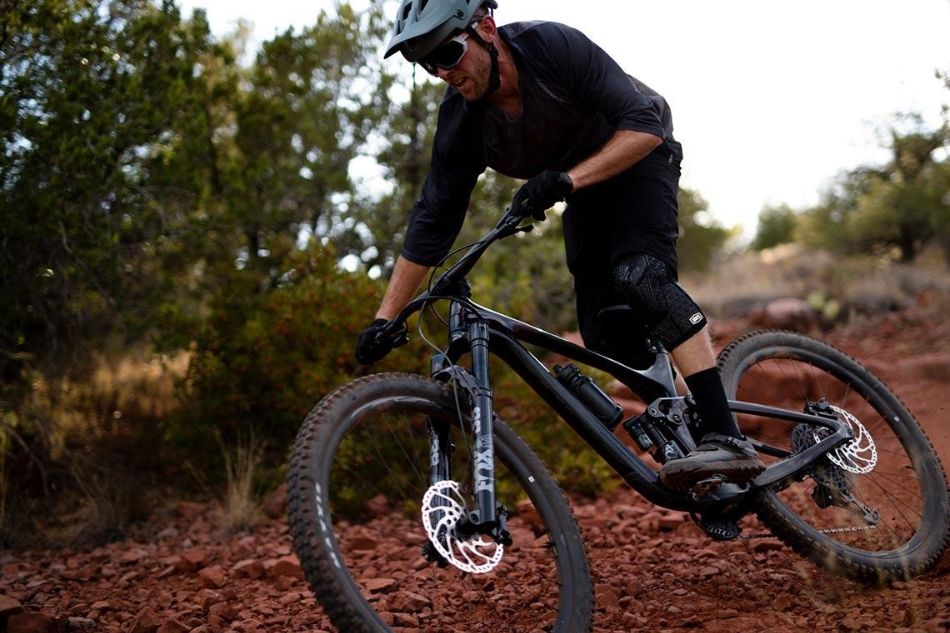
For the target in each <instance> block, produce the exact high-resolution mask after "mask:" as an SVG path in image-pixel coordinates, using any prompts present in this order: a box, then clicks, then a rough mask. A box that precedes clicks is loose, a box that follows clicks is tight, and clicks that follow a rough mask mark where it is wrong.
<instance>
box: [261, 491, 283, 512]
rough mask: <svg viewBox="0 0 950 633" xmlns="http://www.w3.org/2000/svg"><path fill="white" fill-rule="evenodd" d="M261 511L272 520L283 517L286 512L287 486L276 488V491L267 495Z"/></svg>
mask: <svg viewBox="0 0 950 633" xmlns="http://www.w3.org/2000/svg"><path fill="white" fill-rule="evenodd" d="M261 509H262V510H263V511H264V514H266V515H267V516H269V517H270V518H272V519H278V518H281V517H283V516H284V515H285V513H286V512H287V484H281V485H279V486H277V489H276V490H274V491H273V492H272V493H270V494H269V495H267V497H266V498H265V499H264V502H263V503H262V504H261Z"/></svg>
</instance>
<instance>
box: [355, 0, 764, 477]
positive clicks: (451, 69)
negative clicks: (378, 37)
mask: <svg viewBox="0 0 950 633" xmlns="http://www.w3.org/2000/svg"><path fill="white" fill-rule="evenodd" d="M495 8H497V2H496V1H495V0H403V2H402V4H401V6H400V8H399V12H398V14H397V18H396V22H395V26H394V28H393V34H392V37H391V39H390V41H389V46H388V50H387V51H386V57H389V56H390V55H392V54H394V53H395V52H397V51H398V52H401V53H402V54H403V56H404V57H405V58H406V59H407V60H408V61H410V62H417V63H419V64H421V65H422V67H423V68H425V69H426V70H427V71H428V72H430V73H431V74H432V75H434V76H437V77H439V78H440V79H442V80H443V81H445V82H446V83H447V84H448V88H447V90H446V93H445V96H444V98H443V100H442V103H441V105H440V107H439V117H438V127H437V129H436V135H435V141H434V148H433V155H432V163H431V167H430V172H429V174H428V176H427V178H426V181H425V184H424V186H423V190H422V195H421V198H420V200H419V201H418V202H417V203H416V205H415V208H414V209H413V213H412V216H411V219H410V221H409V228H408V231H407V234H406V240H405V243H404V245H403V250H402V254H401V256H400V257H399V259H398V261H397V262H396V266H395V269H394V271H393V275H392V278H391V280H390V282H389V286H388V288H387V290H386V293H385V295H384V297H383V300H382V303H381V305H380V307H379V310H378V311H377V314H376V317H377V318H376V320H375V321H374V323H373V324H372V325H371V326H369V327H368V328H367V329H366V330H365V331H364V332H363V333H362V334H361V335H360V338H359V341H358V343H357V350H356V355H357V358H358V359H359V360H360V362H363V363H371V362H375V361H376V360H378V359H379V358H381V357H382V356H383V355H385V354H386V352H387V351H388V349H386V347H385V345H384V344H382V343H381V342H380V341H379V340H378V337H377V336H376V335H377V333H378V332H379V330H380V329H381V328H382V327H383V326H384V325H385V323H386V322H387V321H388V320H391V319H393V318H394V317H395V316H397V315H398V314H399V312H400V311H401V310H402V308H404V307H405V306H406V304H407V303H408V302H409V301H410V300H411V299H412V297H413V296H414V295H415V294H416V292H417V291H418V289H419V287H420V286H421V284H422V281H423V280H424V279H425V276H426V274H427V273H428V271H429V268H430V267H431V266H433V265H436V264H437V263H439V261H440V260H441V259H442V258H443V257H444V256H445V255H446V253H448V251H449V248H450V247H451V244H452V242H453V241H454V240H455V238H456V237H457V235H458V232H459V230H460V229H461V226H462V222H463V220H464V218H465V212H466V208H467V206H468V202H469V198H470V194H471V191H472V188H473V187H474V186H475V182H476V180H477V178H478V176H479V174H481V173H482V172H483V171H484V170H485V168H486V167H492V168H493V169H495V170H496V171H499V172H501V173H503V174H506V175H508V176H512V177H515V178H522V179H526V180H527V182H526V183H525V184H524V185H523V186H522V187H521V189H520V190H519V191H518V192H517V194H516V195H515V198H514V200H513V201H512V209H513V210H514V211H517V212H521V213H522V214H524V215H527V214H531V215H534V216H535V217H536V218H538V219H543V217H544V211H545V210H547V209H548V208H549V207H550V206H552V205H553V204H554V203H556V202H558V201H561V200H565V199H566V200H567V202H568V206H567V209H566V211H565V214H564V218H563V219H564V239H565V249H566V254H567V263H568V267H569V269H570V271H571V273H572V275H573V276H574V283H575V289H576V293H577V307H578V321H579V325H580V328H581V333H582V335H583V336H584V339H585V342H587V343H588V344H590V343H591V340H592V339H593V338H595V337H596V336H597V328H598V323H597V322H596V320H595V316H596V314H597V312H598V311H599V310H600V309H601V308H603V307H606V306H607V305H610V304H611V303H621V302H622V303H627V304H629V305H630V307H631V308H632V309H633V310H634V311H635V312H636V313H637V315H638V316H639V317H640V318H641V319H642V320H643V322H644V323H646V324H648V326H649V327H650V329H651V331H652V334H653V336H654V337H655V338H656V339H657V340H659V341H660V342H661V343H663V345H664V346H665V347H666V349H668V350H670V352H671V354H672V356H673V359H674V360H675V362H676V365H677V366H678V367H679V370H680V372H681V373H682V374H683V376H684V378H685V381H686V384H687V386H688V387H689V388H690V391H691V393H692V394H693V397H694V398H695V400H696V404H697V407H698V408H699V411H700V415H701V417H702V420H703V424H704V428H703V432H704V436H703V439H702V441H701V442H700V445H699V446H698V447H697V449H696V450H695V451H693V452H692V453H690V454H689V455H688V456H687V457H685V458H683V459H677V460H672V461H670V462H668V463H667V464H666V465H664V467H663V468H662V470H661V473H660V476H661V479H662V480H663V482H664V483H665V484H666V485H667V486H669V487H671V488H673V489H676V490H681V491H685V490H688V489H690V488H691V487H692V486H693V485H694V484H695V483H696V482H698V481H700V480H702V479H706V478H708V477H711V476H713V475H722V476H723V477H725V478H726V479H728V480H729V481H732V482H736V483H742V482H746V481H749V480H750V479H752V478H754V477H755V476H756V475H757V474H759V473H760V472H762V470H763V469H764V465H763V464H762V462H761V461H760V460H759V459H758V457H757V456H756V454H755V451H754V449H753V448H752V446H751V444H750V443H749V442H748V441H746V440H745V439H744V438H743V437H742V435H741V434H740V433H739V429H738V427H737V426H736V423H735V420H734V419H733V417H732V414H731V413H730V411H729V409H728V405H727V402H726V397H725V393H724V391H723V387H722V383H721V382H720V380H719V375H718V372H717V371H716V368H715V364H714V359H713V353H712V348H711V346H710V344H709V338H708V334H707V328H706V318H705V316H704V315H703V313H702V311H701V310H700V308H699V306H697V305H696V303H695V302H694V301H693V300H692V299H691V298H690V297H689V295H687V293H686V292H685V291H684V290H683V289H682V288H681V287H680V286H679V285H678V284H677V283H676V275H677V274H676V250H675V242H676V238H677V235H678V229H677V223H676V213H677V206H676V205H677V202H676V193H677V190H678V185H679V174H680V161H681V159H682V154H681V148H680V145H679V144H678V143H677V142H676V141H675V140H673V125H672V118H671V115H670V110H669V108H668V106H667V104H666V101H665V100H664V99H663V97H661V96H660V95H659V94H657V93H656V92H654V91H653V90H651V89H650V88H648V87H647V86H646V85H644V84H643V83H641V82H639V81H637V80H636V79H634V78H632V77H629V76H628V75H627V74H625V73H624V72H623V70H622V69H621V68H620V67H619V66H618V65H617V64H616V62H614V60H613V59H611V58H610V57H609V56H608V55H607V54H606V53H605V52H604V51H603V50H601V49H600V48H599V47H597V46H596V45H595V44H594V43H593V42H591V41H590V40H589V39H588V38H587V37H586V36H584V35H583V34H582V33H580V32H579V31H577V30H575V29H572V28H569V27H567V26H564V25H561V24H555V23H550V22H527V23H517V24H509V25H506V26H504V27H501V28H499V27H497V26H496V24H495V21H494V18H493V10H494V9H495ZM633 328H634V325H633V324H631V332H632V331H633Z"/></svg>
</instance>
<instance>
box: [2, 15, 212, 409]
mask: <svg viewBox="0 0 950 633" xmlns="http://www.w3.org/2000/svg"><path fill="white" fill-rule="evenodd" d="M3 11H4V15H3V19H2V23H3V25H4V26H3V31H2V33H0V68H2V72H0V95H2V96H0V122H2V126H0V127H2V130H3V132H2V137H0V144H2V148H0V149H2V151H0V243H2V244H3V248H2V250H0V292H2V294H3V296H4V298H5V299H4V309H3V310H2V311H0V377H2V383H3V385H4V393H0V400H4V401H5V404H6V406H9V407H12V406H14V405H15V404H16V403H17V402H18V400H19V399H20V398H21V397H22V396H23V394H24V393H25V386H26V382H27V381H28V374H29V372H30V371H34V370H35V371H40V372H42V373H45V374H47V375H54V376H55V375H62V374H63V373H65V372H68V371H69V369H70V368H71V367H73V365H74V363H73V361H74V360H77V359H81V358H82V357H83V355H84V352H85V351H87V350H88V349H90V348H92V347H95V346H98V345H100V344H101V342H102V341H103V340H105V339H106V338H110V337H115V336H116V335H117V334H121V333H122V332H123V331H129V332H131V331H136V330H139V329H140V328H141V327H142V323H143V322H142V321H139V322H137V323H136V322H135V321H136V320H137V319H138V317H139V316H141V315H140V314H138V313H137V312H136V311H135V310H131V311H129V310H126V308H127V307H128V306H129V305H135V304H136V301H137V298H138V297H141V296H144V295H147V294H149V293H150V292H151V286H152V284H151V283H150V281H149V280H148V279H146V278H143V273H144V272H145V271H147V270H148V268H149V267H148V265H142V263H143V262H149V261H151V259H152V258H151V253H152V251H153V249H154V247H155V244H156V240H158V239H159V238H160V237H161V235H162V234H163V231H166V230H167V228H168V226H169V225H170V224H174V222H173V221H171V220H170V218H169V217H168V216H167V215H166V213H165V211H166V208H165V207H164V205H163V203H162V195H163V193H164V192H162V191H157V190H155V189H153V188H150V187H149V186H147V184H146V183H147V178H146V172H147V168H148V162H149V156H150V155H151V154H152V153H153V151H155V150H156V148H158V147H160V146H161V145H162V144H163V143H164V142H166V141H167V139H169V138H173V137H175V136H176V135H177V133H178V132H179V131H182V130H183V129H185V127H186V126H187V125H189V119H188V115H189V114H190V113H191V112H192V108H191V105H192V103H193V101H192V98H191V95H192V94H194V93H196V92H201V91H202V90H203V82H204V80H203V77H202V76H201V75H200V74H196V73H195V72H194V71H195V68H196V66H197V65H198V64H199V60H200V59H205V58H206V57H207V56H208V55H210V54H214V52H215V51H214V46H213V44H212V41H211V38H210V33H209V29H208V25H207V22H206V21H205V20H204V15H203V14H202V13H200V12H199V13H197V14H196V16H195V19H194V20H193V21H192V22H190V23H187V22H183V21H182V20H181V17H180V15H179V12H178V9H177V8H176V7H175V5H174V4H173V3H172V2H170V1H166V2H163V3H162V4H161V6H154V5H153V4H152V3H150V2H147V1H146V0H125V1H123V2H107V1H106V0H34V1H33V2H12V3H7V4H6V5H4V10H3Z"/></svg>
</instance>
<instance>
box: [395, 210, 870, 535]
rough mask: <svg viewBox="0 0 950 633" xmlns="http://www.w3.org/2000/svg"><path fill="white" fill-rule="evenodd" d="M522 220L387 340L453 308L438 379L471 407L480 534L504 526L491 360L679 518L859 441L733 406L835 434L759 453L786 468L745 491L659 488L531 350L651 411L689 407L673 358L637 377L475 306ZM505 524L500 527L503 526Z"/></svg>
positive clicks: (820, 423)
mask: <svg viewBox="0 0 950 633" xmlns="http://www.w3.org/2000/svg"><path fill="white" fill-rule="evenodd" d="M520 220H521V218H519V217H516V216H512V215H511V214H510V213H508V214H506V215H505V216H504V217H503V218H502V220H501V221H500V222H499V223H498V225H497V226H496V227H495V229H493V230H492V231H491V232H490V233H489V234H488V235H486V236H485V238H484V239H483V240H482V241H481V242H479V243H477V244H476V245H475V246H474V247H472V248H471V249H470V250H469V251H468V253H466V254H465V255H464V256H463V257H462V259H461V260H460V261H459V262H458V263H457V264H455V266H453V267H452V268H450V269H449V270H448V271H446V272H445V273H443V275H442V276H441V277H440V278H439V279H438V281H437V282H436V283H435V284H434V285H433V287H432V289H431V290H430V291H428V292H426V293H423V294H422V295H420V296H419V297H417V298H416V299H414V300H413V301H412V302H411V303H410V304H409V305H408V306H407V307H406V309H405V310H404V311H403V312H402V314H400V316H399V317H398V318H397V319H395V320H394V321H393V325H392V328H391V330H390V331H391V332H395V331H396V328H397V327H400V326H401V325H402V324H403V323H404V322H405V320H406V319H407V318H408V317H409V316H410V315H411V314H413V313H414V312H416V311H420V310H422V309H423V308H425V307H426V306H427V305H429V304H431V303H433V302H434V301H437V300H449V301H450V311H449V346H448V348H447V349H446V351H445V352H444V353H443V354H438V355H436V356H435V357H434V358H433V362H432V373H433V376H434V377H436V378H438V379H441V380H446V381H448V380H454V382H455V384H456V386H458V387H459V388H460V389H461V390H463V391H464V392H465V394H466V396H467V398H468V400H469V402H470V403H471V407H472V409H471V411H472V428H473V431H474V448H473V453H474V455H473V464H474V466H473V468H474V473H473V475H474V477H473V481H474V482H475V491H474V492H475V509H474V512H473V513H472V516H471V517H470V521H471V525H472V526H473V529H475V530H477V531H480V532H483V533H492V532H495V531H496V530H497V528H498V527H499V524H500V520H499V516H498V508H497V506H496V500H495V490H494V488H495V486H494V445H493V434H492V420H493V407H492V390H491V383H490V377H489V368H488V366H489V356H490V354H494V355H496V356H498V357H499V358H500V359H502V360H503V361H504V362H505V363H506V364H507V365H508V366H510V367H511V368H512V369H513V370H514V371H515V372H516V373H517V374H518V375H519V376H520V377H521V378H522V379H523V380H524V381H525V382H526V383H527V384H528V386H529V387H530V388H531V389H532V390H534V391H535V392H536V393H537V394H538V395H539V396H540V397H541V398H542V399H543V400H544V401H545V402H547V404H548V405H549V406H551V408H552V409H554V410H555V412H557V414H558V415H559V416H560V417H561V418H562V419H563V420H564V421H565V422H567V423H568V424H569V425H570V426H571V427H572V428H573V429H574V430H575V431H576V432H577V433H578V434H579V435H580V436H581V437H582V438H583V439H584V441H585V442H587V444H589V445H590V446H591V447H592V448H593V449H594V450H595V451H596V452H597V453H598V454H599V455H600V456H601V457H602V458H603V459H604V460H605V461H606V462H607V463H608V464H610V466H611V467H612V468H613V469H614V470H615V471H616V472H617V473H618V474H619V475H620V476H621V477H623V479H624V481H626V482H627V483H628V484H629V485H630V486H632V487H633V488H634V489H635V490H637V492H639V493H640V494H641V495H643V496H644V497H645V498H646V499H648V500H649V501H650V502H652V503H654V504H656V505H659V506H662V507H665V508H670V509H673V510H682V511H688V512H697V513H713V514H717V513H722V512H724V511H725V510H726V509H729V510H731V511H735V509H736V508H737V507H739V506H740V502H741V501H742V500H743V499H745V498H747V496H748V494H749V493H750V492H751V491H754V490H756V489H761V488H765V487H768V486H771V485H773V484H776V483H778V482H780V481H781V480H783V479H786V478H788V477H792V476H794V475H796V474H797V473H800V472H801V471H803V470H804V469H806V468H807V467H808V466H809V465H811V464H812V463H813V462H814V461H815V460H816V459H818V458H819V457H821V456H822V455H824V454H825V453H827V452H828V451H830V450H833V449H834V448H836V447H838V446H840V445H842V444H844V443H845V442H848V441H849V440H851V439H853V435H852V433H851V430H850V429H849V427H848V426H847V425H846V424H843V423H841V422H838V421H837V420H835V419H830V418H828V417H823V416H820V415H812V414H808V413H802V412H797V411H791V410H787V409H781V408H776V407H771V406H763V405H759V404H755V403H750V402H741V401H732V400H730V401H729V407H730V409H731V410H732V411H733V412H735V413H744V414H750V415H756V416H762V417H768V418H771V419H774V420H781V421H784V422H787V423H790V424H799V423H806V424H810V425H814V426H817V427H822V428H825V429H828V430H829V431H831V433H830V435H828V436H827V437H825V438H823V439H821V440H820V441H818V442H816V443H815V444H814V445H812V446H810V447H808V448H807V449H805V450H804V451H802V452H800V453H797V454H795V455H791V454H789V453H788V452H787V451H784V450H782V449H779V448H776V447H772V446H768V445H765V444H761V443H756V449H757V450H760V451H761V452H764V453H767V454H771V455H776V456H779V457H783V458H784V459H781V460H780V461H777V462H775V463H773V464H771V465H770V466H769V467H768V468H767V469H766V470H765V472H763V473H762V474H761V475H759V476H758V477H757V478H756V479H755V480H753V481H752V482H751V484H750V485H748V486H742V487H740V486H736V485H732V484H726V485H723V486H721V487H720V488H719V489H718V490H716V491H714V492H713V493H711V494H709V495H706V496H704V497H701V498H698V499H696V498H693V497H691V496H690V495H688V494H682V493H676V492H673V491H671V490H670V489H668V488H666V487H665V486H664V485H663V484H662V483H661V482H660V480H659V477H658V475H657V472H656V471H654V470H653V469H652V468H651V467H650V466H649V465H647V464H646V463H645V462H644V461H643V460H642V459H640V457H639V456H638V455H637V454H636V453H635V452H634V451H633V450H631V449H630V448H629V447H628V446H627V445H625V444H624V443H623V442H621V441H620V439H619V438H618V437H617V436H616V435H614V433H613V431H612V429H610V428H608V427H607V426H605V425H604V424H603V423H602V422H601V421H600V420H599V419H597V418H596V417H595V416H594V414H593V413H592V412H591V411H590V410H589V409H588V408H587V406H586V405H584V404H583V403H582V402H581V401H580V400H579V399H578V398H577V397H576V396H574V394H573V393H571V391H570V390H569V389H568V388H566V387H565V386H564V385H562V384H561V382H560V381H559V380H558V379H557V378H556V377H555V376H553V375H552V374H551V372H550V371H549V370H548V369H547V367H545V365H544V364H543V363H542V362H541V361H540V360H538V358H537V357H536V356H535V355H533V354H532V353H531V352H529V351H528V350H527V349H526V347H525V345H524V344H528V345H532V346H535V347H538V348H541V349H543V350H547V351H550V352H554V353H556V354H559V355H561V356H564V357H566V358H569V359H571V360H575V361H578V362H580V363H582V364H584V365H588V366H590V367H594V368H596V369H599V370H601V371H604V372H606V373H608V374H610V375H611V376H613V377H614V378H616V379H618V380H619V381H620V382H622V383H623V384H625V385H626V386H628V387H629V388H630V389H631V390H632V391H633V392H634V393H636V394H638V395H640V396H641V397H642V398H643V399H644V401H645V402H648V403H656V402H658V401H663V400H665V401H673V402H680V404H682V401H683V398H682V397H681V396H678V395H677V393H676V388H675V383H674V374H673V368H672V365H671V363H670V357H669V354H668V353H667V352H665V351H663V350H660V351H659V352H658V353H657V355H656V358H655V361H654V362H653V364H652V365H651V366H650V367H648V368H646V369H634V368H631V367H628V366H626V365H624V364H622V363H620V362H618V361H616V360H613V359H611V358H609V357H607V356H603V355H601V354H598V353H596V352H593V351H591V350H588V349H585V348H583V347H581V346H579V345H575V344H574V343H571V342H570V341H567V340H565V339H563V338H561V337H559V336H556V335H554V334H551V333H549V332H546V331H544V330H542V329H540V328H537V327H535V326H533V325H530V324H528V323H525V322H523V321H519V320H517V319H514V318H512V317H509V316H507V315H504V314H501V313H499V312H495V311H493V310H490V309H488V308H485V307H483V306H480V305H478V304H476V303H474V302H472V301H471V300H470V299H469V296H468V294H469V293H468V286H467V284H466V283H465V281H464V277H465V275H466V274H467V273H468V271H470V270H471V268H472V267H473V266H474V264H475V262H476V261H477V260H478V258H479V257H480V256H481V254H482V253H483V252H484V251H485V250H486V249H487V248H488V246H489V245H490V244H491V243H493V242H494V241H496V240H498V239H502V238H504V237H507V236H509V235H513V234H514V233H516V232H519V231H527V230H530V227H519V226H518V223H519V222H520ZM465 354H470V355H471V369H470V370H468V369H465V368H462V367H460V366H459V365H458V364H457V362H458V361H459V360H460V359H461V357H462V356H463V355H465ZM651 406H652V405H651ZM648 408H649V407H648ZM675 432H676V435H677V438H678V439H679V440H680V443H681V444H682V445H683V446H684V447H685V448H686V449H687V450H689V449H692V448H694V447H695V444H694V442H693V440H692V437H691V436H690V433H689V430H688V428H686V421H685V420H684V421H683V423H682V424H681V425H679V427H678V428H677V429H676V430H675ZM430 439H431V442H432V449H431V464H430V466H431V473H430V477H431V479H432V483H436V482H437V481H441V480H444V479H447V478H449V477H450V475H451V473H450V471H449V465H448V464H449V460H448V452H449V450H450V442H449V438H448V433H447V430H446V429H445V428H440V427H439V426H438V425H435V424H430ZM501 520H502V521H503V517H501ZM502 527H503V526H502Z"/></svg>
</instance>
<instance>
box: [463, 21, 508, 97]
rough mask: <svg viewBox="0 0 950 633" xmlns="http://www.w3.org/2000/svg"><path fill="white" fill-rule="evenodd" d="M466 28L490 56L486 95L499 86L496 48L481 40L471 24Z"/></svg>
mask: <svg viewBox="0 0 950 633" xmlns="http://www.w3.org/2000/svg"><path fill="white" fill-rule="evenodd" d="M466 30H467V31H468V34H469V37H472V38H475V41H476V42H478V43H479V44H481V45H482V48H484V49H485V50H487V51H488V55H489V56H490V57H491V73H490V74H489V76H488V89H487V90H486V91H485V95H484V97H488V96H490V95H491V94H492V93H493V92H495V91H496V90H498V88H500V87H501V72H500V71H499V69H498V48H497V47H496V46H495V45H494V44H489V43H488V42H486V41H485V40H483V39H482V37H481V35H479V34H478V31H476V30H475V29H474V28H472V27H471V26H469V27H468V29H466ZM484 97H483V98H484Z"/></svg>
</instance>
